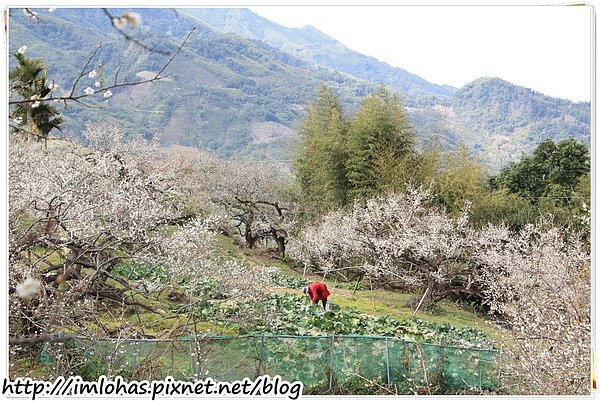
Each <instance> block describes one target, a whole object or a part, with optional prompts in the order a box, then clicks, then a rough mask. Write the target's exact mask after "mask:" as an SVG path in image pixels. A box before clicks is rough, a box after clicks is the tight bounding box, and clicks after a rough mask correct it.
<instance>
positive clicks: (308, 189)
mask: <svg viewBox="0 0 600 401" xmlns="http://www.w3.org/2000/svg"><path fill="white" fill-rule="evenodd" d="M346 135H347V123H346V121H345V119H344V115H343V110H342V106H341V104H340V100H339V97H338V96H337V95H335V94H334V93H333V92H332V91H331V90H330V89H328V88H327V87H326V86H325V85H321V86H320V87H319V90H318V95H317V98H316V100H315V101H314V102H313V103H312V104H311V105H310V106H309V108H308V114H307V115H306V117H305V118H304V119H303V120H302V123H301V127H300V138H301V142H300V146H299V148H298V150H297V153H296V156H295V160H294V167H295V168H296V172H297V179H298V183H299V185H300V187H301V189H302V192H303V194H304V197H305V200H306V201H307V202H308V204H310V205H311V207H312V208H313V209H314V210H315V211H316V212H318V213H323V212H326V211H328V210H331V209H334V208H337V207H340V206H343V205H345V204H346V200H347V199H346V196H347V194H346V193H347V188H348V183H347V179H346V171H345V163H346V150H345V147H346Z"/></svg>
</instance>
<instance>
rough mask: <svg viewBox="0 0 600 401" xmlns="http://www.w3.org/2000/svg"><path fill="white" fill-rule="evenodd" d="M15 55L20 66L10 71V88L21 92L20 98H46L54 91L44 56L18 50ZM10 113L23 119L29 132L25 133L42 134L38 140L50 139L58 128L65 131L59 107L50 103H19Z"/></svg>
mask: <svg viewBox="0 0 600 401" xmlns="http://www.w3.org/2000/svg"><path fill="white" fill-rule="evenodd" d="M13 56H14V57H15V58H16V59H17V62H18V65H17V66H15V68H14V69H13V70H11V71H10V73H9V80H10V89H11V91H14V92H16V94H18V96H19V98H20V99H19V100H31V99H42V98H44V97H46V96H47V95H48V94H50V92H51V89H50V87H49V85H48V83H47V81H46V72H47V69H48V66H47V65H46V64H44V62H43V61H42V60H41V59H30V58H27V57H25V56H24V55H23V54H21V53H18V52H17V53H14V54H13ZM50 85H52V84H50ZM10 116H11V118H13V119H14V118H20V119H21V120H22V124H23V125H24V126H25V130H26V131H29V132H26V133H25V134H26V135H30V134H31V133H33V134H35V135H39V137H38V138H36V139H40V137H42V138H47V137H48V134H49V133H50V131H52V130H53V129H55V128H56V129H58V130H62V128H61V124H62V123H63V118H62V117H61V115H60V113H59V112H58V110H56V108H54V107H53V106H51V105H49V104H48V103H47V102H43V103H40V102H27V103H18V104H17V105H16V106H14V108H13V109H12V111H11V113H10ZM13 130H15V128H13ZM16 130H17V131H18V129H16Z"/></svg>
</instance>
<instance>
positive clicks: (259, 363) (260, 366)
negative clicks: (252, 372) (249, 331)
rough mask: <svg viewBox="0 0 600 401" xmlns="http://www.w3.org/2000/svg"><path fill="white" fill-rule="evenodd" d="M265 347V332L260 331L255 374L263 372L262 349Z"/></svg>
mask: <svg viewBox="0 0 600 401" xmlns="http://www.w3.org/2000/svg"><path fill="white" fill-rule="evenodd" d="M264 348H265V333H262V334H261V336H260V347H259V351H258V374H257V376H260V375H261V374H263V373H264V372H263V371H264V366H263V350H264Z"/></svg>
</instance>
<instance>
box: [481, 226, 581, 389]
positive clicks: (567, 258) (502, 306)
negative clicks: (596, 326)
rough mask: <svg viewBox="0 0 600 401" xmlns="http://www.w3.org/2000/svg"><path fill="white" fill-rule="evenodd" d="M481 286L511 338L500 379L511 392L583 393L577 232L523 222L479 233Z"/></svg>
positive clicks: (578, 236) (579, 245)
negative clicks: (515, 228) (514, 227)
mask: <svg viewBox="0 0 600 401" xmlns="http://www.w3.org/2000/svg"><path fill="white" fill-rule="evenodd" d="M478 243H479V250H478V252H477V258H478V259H479V260H480V262H481V264H482V266H484V267H483V268H482V269H481V272H482V275H481V277H480V281H481V283H482V289H483V292H484V294H485V298H486V300H487V301H488V302H489V304H490V306H491V308H492V312H494V313H496V314H497V315H498V316H500V317H501V318H502V320H503V321H504V323H505V325H507V326H508V327H509V328H510V331H511V333H512V338H511V342H510V343H508V344H507V345H506V347H505V349H506V352H507V354H508V357H509V359H508V361H509V362H508V363H506V364H505V366H504V371H505V375H506V377H505V381H506V383H507V386H508V388H509V391H510V392H511V393H517V394H520V393H521V394H522V393H525V394H589V391H590V364H591V361H590V352H591V349H590V341H591V326H590V305H591V303H590V300H591V298H590V296H591V292H590V290H591V288H590V284H591V281H590V278H591V277H590V274H591V272H590V254H589V251H588V250H587V249H586V244H585V241H582V238H581V235H580V234H578V233H574V232H572V231H567V230H564V229H561V228H558V227H553V226H551V225H550V224H549V223H548V222H541V223H538V224H536V225H528V226H527V227H525V228H524V229H523V230H522V231H521V232H520V233H518V234H513V233H511V232H509V231H508V230H507V229H506V228H504V227H488V228H487V229H484V230H482V232H481V233H480V239H479V241H478Z"/></svg>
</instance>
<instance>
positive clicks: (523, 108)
mask: <svg viewBox="0 0 600 401" xmlns="http://www.w3.org/2000/svg"><path fill="white" fill-rule="evenodd" d="M234 10H238V9H234ZM17 11H20V10H18V9H17V10H11V13H10V22H11V24H10V29H11V32H10V33H11V35H10V46H9V48H10V49H17V48H19V47H20V46H22V45H24V44H27V45H28V46H29V49H28V51H27V56H29V57H34V58H35V57H41V58H43V59H44V61H46V62H47V63H48V64H49V65H50V69H49V77H52V78H57V82H59V81H60V82H59V83H60V84H61V85H62V86H63V87H64V88H68V87H69V84H70V83H72V81H69V79H72V78H74V77H75V76H76V75H77V74H78V73H79V71H80V68H81V66H82V65H83V63H84V62H85V60H86V59H87V57H89V54H90V52H91V49H93V48H94V47H95V46H96V45H97V44H98V42H99V41H102V42H103V43H105V46H104V48H102V49H101V50H100V51H99V53H98V54H99V56H98V57H99V58H98V60H95V62H98V63H101V64H102V65H103V69H104V70H105V71H104V73H105V75H106V76H108V75H110V74H114V72H115V69H114V68H115V66H116V65H118V64H119V63H121V62H123V58H125V64H126V65H125V66H124V68H123V71H122V72H121V74H122V75H123V76H124V77H128V79H130V80H136V79H139V78H137V77H138V76H139V75H137V74H139V73H140V72H141V71H154V72H157V71H158V70H159V69H160V68H161V66H162V65H163V64H164V62H165V61H166V57H164V56H160V55H157V54H154V53H148V52H146V51H143V49H141V48H139V47H138V46H136V45H134V44H132V43H131V42H128V41H125V40H124V39H123V38H122V36H121V35H119V34H118V33H116V32H115V31H114V29H113V28H112V26H111V24H110V21H109V20H108V18H107V17H106V16H105V15H104V14H103V12H102V11H101V10H99V9H57V10H56V11H55V12H54V13H53V14H52V15H51V14H49V13H48V12H46V11H44V10H39V12H40V15H41V16H42V17H43V21H44V22H42V23H39V24H37V23H35V22H32V21H30V20H28V19H27V18H26V17H25V16H24V15H23V13H19V12H17ZM123 11H125V9H110V12H111V13H112V14H114V15H120V14H119V13H121V12H123ZM136 11H137V12H139V13H140V14H141V16H142V21H143V22H142V25H141V27H140V29H138V30H136V31H135V32H133V33H134V34H136V35H138V36H137V37H138V38H139V40H141V41H142V42H144V43H146V44H149V45H151V46H152V47H156V48H160V49H168V50H169V51H171V52H172V51H174V50H175V49H176V48H177V47H178V45H179V44H180V43H181V40H182V38H183V37H184V35H186V34H187V32H189V29H191V27H192V26H197V30H196V32H195V33H194V35H192V37H191V38H190V41H189V42H188V43H187V44H186V46H184V48H183V49H182V51H181V53H180V54H178V55H177V57H176V58H175V60H174V62H173V63H172V64H171V65H170V66H169V69H168V71H167V72H168V73H170V74H172V76H171V77H170V79H171V81H168V82H167V81H165V82H159V83H157V84H156V85H148V86H143V87H142V86H140V87H138V88H135V90H134V89H127V88H125V89H123V90H121V91H119V92H116V93H115V95H114V97H113V98H112V99H111V100H110V103H109V105H110V107H106V105H105V104H104V103H103V102H102V101H100V102H96V103H95V104H96V105H101V106H103V107H104V108H103V109H102V110H101V111H97V110H94V109H86V108H81V107H79V106H77V105H73V106H72V107H69V109H67V110H64V111H63V112H64V114H65V117H66V124H65V126H66V130H67V131H68V132H70V135H72V136H74V137H77V135H79V133H80V132H81V130H82V129H83V128H84V125H85V123H87V122H89V123H94V122H95V121H99V120H100V119H108V120H109V121H114V122H115V123H118V124H120V125H123V126H124V129H125V130H126V131H127V132H128V133H131V134H133V133H136V132H139V133H142V134H143V135H145V136H149V137H152V136H153V135H155V133H156V132H161V133H162V136H163V142H164V143H165V144H167V145H168V144H176V143H177V144H182V145H187V146H196V147H200V148H205V149H208V150H212V151H215V152H217V153H218V154H219V155H221V156H224V157H245V158H251V159H261V160H267V159H272V160H281V159H284V160H285V159H288V160H289V158H290V152H291V151H292V150H293V147H294V143H295V141H296V140H297V135H295V132H296V130H297V128H298V126H299V123H300V119H301V118H302V116H303V115H304V110H305V108H306V106H307V105H308V104H309V103H310V102H311V101H312V99H314V96H315V93H316V89H317V87H318V86H319V84H321V83H325V84H326V85H328V86H330V87H331V88H332V90H334V92H336V93H338V94H339V95H340V97H341V100H342V104H343V105H344V108H345V110H346V113H348V114H349V115H352V114H353V113H354V111H355V110H356V109H357V107H358V105H359V104H360V101H361V99H362V97H364V96H365V95H366V94H368V93H371V92H373V91H375V90H376V89H377V86H378V85H377V84H375V83H370V82H368V81H366V80H362V79H359V78H356V77H355V76H353V75H352V74H349V73H346V72H343V71H341V72H340V71H337V70H334V69H332V68H330V67H327V66H323V65H322V64H319V63H317V62H315V60H314V59H313V58H311V57H312V56H306V55H304V58H302V57H301V56H302V53H298V54H297V55H294V53H289V52H287V51H285V50H282V49H281V48H277V47H274V46H271V45H269V44H268V43H266V42H265V41H261V40H258V39H255V38H248V37H244V36H242V35H240V34H239V33H235V32H232V33H231V34H225V33H223V32H222V31H219V30H218V29H217V28H215V27H214V26H212V25H211V24H210V23H208V22H204V21H202V20H200V19H198V17H194V16H192V17H188V16H187V14H186V13H185V12H175V11H174V10H169V9H136ZM249 12H250V11H249V10H247V12H244V13H245V14H247V13H249ZM239 13H240V12H239V11H235V12H231V13H230V14H231V15H232V16H233V17H236V15H238V14H239ZM233 17H232V18H233ZM236 18H237V17H236ZM260 18H262V17H260ZM260 18H259V19H256V20H255V21H259V22H260V21H264V19H260ZM235 21H236V20H235V19H233V20H232V22H230V23H234V22H235ZM267 21H268V20H267ZM272 26H278V25H277V24H275V23H273V22H270V21H269V22H268V23H267V26H266V27H263V29H267V28H269V29H271V28H270V27H272ZM260 29H261V28H260V27H257V30H260ZM302 29H303V28H285V29H283V28H281V29H280V28H278V30H276V31H275V33H274V34H278V35H280V36H279V37H278V38H279V39H278V40H280V41H285V38H286V37H285V33H286V32H288V31H290V32H292V34H294V35H298V34H303V33H302V32H301V33H298V31H299V30H302ZM267 30H268V29H267ZM308 30H312V28H308ZM315 31H318V30H316V28H315V30H314V31H313V33H315ZM269 32H272V31H269ZM319 32H320V31H319ZM304 34H305V32H304ZM315 34H316V33H315ZM321 34H322V33H318V35H321ZM323 35H325V34H323ZM325 36H326V35H325ZM303 38H304V39H306V37H305V36H304V37H303ZM327 38H329V37H327ZM321 39H322V40H325V39H323V38H321ZM329 39H331V41H335V39H333V38H329ZM335 42H336V43H338V44H339V42H337V41H335ZM317 45H319V43H317V44H315V46H317ZM330 45H331V43H330ZM339 45H340V46H342V47H343V45H342V44H339ZM330 48H331V47H329V49H330ZM323 49H324V50H323V52H326V51H327V48H323ZM296 53H297V52H296ZM329 57H332V55H331V54H330V55H329ZM365 57H366V56H365ZM127 60H129V61H127ZM353 60H354V59H353V58H352V57H351V58H350V59H348V60H345V61H343V63H348V64H349V63H352V62H353ZM365 60H368V58H365ZM11 62H13V61H12V60H11ZM13 63H14V62H13ZM127 63H130V64H127ZM423 81H424V80H423ZM425 82H426V81H425ZM82 84H83V82H82ZM88 84H93V82H91V83H89V82H87V81H85V85H88ZM407 85H410V82H409V83H408V84H407ZM83 88H85V86H83V87H81V88H79V89H78V90H83ZM391 89H392V90H393V92H395V93H396V94H397V95H398V96H399V97H400V99H401V101H402V102H403V104H404V105H405V106H406V110H407V112H408V114H409V117H410V119H411V122H412V124H413V126H414V127H415V131H416V132H417V142H418V144H419V146H420V147H421V148H424V147H426V146H428V145H429V144H431V143H435V142H436V141H437V142H438V143H441V144H442V145H443V147H445V148H449V149H453V148H456V147H457V146H458V145H459V144H464V145H466V146H467V147H468V148H469V149H472V150H473V151H474V152H475V153H476V154H479V155H481V157H482V158H483V159H484V160H485V161H486V162H487V164H488V165H489V166H491V167H492V168H493V169H497V168H499V167H501V166H502V165H505V164H506V163H508V162H510V161H514V160H516V158H518V157H519V156H520V155H521V153H523V152H525V153H527V152H529V151H531V150H532V149H533V148H534V147H535V144H536V143H538V142H539V141H540V140H541V139H545V138H551V139H556V140H559V139H564V138H567V137H575V138H578V139H579V140H581V141H583V142H585V143H587V144H588V145H589V143H590V106H589V103H586V102H584V103H573V102H570V101H569V100H564V99H555V98H551V97H549V96H546V95H543V94H541V93H539V92H535V91H533V90H531V89H528V88H525V87H520V86H517V85H514V84H512V83H510V82H508V81H505V80H502V79H500V78H485V77H483V78H478V79H476V80H474V81H472V82H471V83H469V84H467V85H465V86H463V87H462V88H460V89H456V88H454V89H455V90H454V92H453V95H452V96H447V95H441V96H438V95H436V94H435V93H431V92H429V94H427V95H423V94H422V93H421V95H415V94H414V93H413V95H411V94H407V93H405V92H402V91H401V90H399V89H397V88H396V89H394V88H391ZM423 90H425V89H423Z"/></svg>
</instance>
